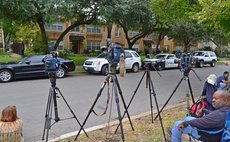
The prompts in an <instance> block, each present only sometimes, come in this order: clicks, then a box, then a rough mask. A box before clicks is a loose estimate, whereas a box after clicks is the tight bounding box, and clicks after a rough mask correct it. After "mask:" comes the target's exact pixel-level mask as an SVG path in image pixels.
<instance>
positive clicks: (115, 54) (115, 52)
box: [106, 43, 124, 64]
mask: <svg viewBox="0 0 230 142" xmlns="http://www.w3.org/2000/svg"><path fill="white" fill-rule="evenodd" d="M106 52H107V54H106V59H107V60H108V62H109V63H110V64H113V63H119V61H120V56H121V53H124V50H123V48H122V46H121V45H119V44H116V43H111V44H110V45H109V46H108V48H107V51H106Z"/></svg>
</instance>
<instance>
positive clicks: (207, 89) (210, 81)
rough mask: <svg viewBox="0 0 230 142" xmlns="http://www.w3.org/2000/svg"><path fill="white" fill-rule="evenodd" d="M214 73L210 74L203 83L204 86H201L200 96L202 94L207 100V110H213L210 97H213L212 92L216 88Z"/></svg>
mask: <svg viewBox="0 0 230 142" xmlns="http://www.w3.org/2000/svg"><path fill="white" fill-rule="evenodd" d="M216 78H217V77H216V75H215V74H210V75H209V76H208V77H207V79H206V81H205V83H204V87H203V91H202V96H204V97H205V98H206V102H207V108H206V109H208V110H214V107H213V106H212V98H213V94H214V92H215V91H216V90H217V89H216V86H215V85H216Z"/></svg>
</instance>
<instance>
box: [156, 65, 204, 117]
mask: <svg viewBox="0 0 230 142" xmlns="http://www.w3.org/2000/svg"><path fill="white" fill-rule="evenodd" d="M190 70H192V71H193V73H194V74H195V75H196V77H197V78H198V79H199V80H200V81H202V80H201V79H200V77H199V76H198V75H197V74H196V72H195V71H194V70H193V69H191V68H190V69H188V70H185V71H183V77H182V78H181V80H180V81H179V83H178V84H177V86H176V88H175V89H174V90H173V92H172V94H171V95H170V96H169V98H168V100H167V101H166V102H165V104H164V105H163V107H162V108H161V110H160V113H161V112H162V111H163V109H164V108H165V106H166V105H167V104H168V102H169V101H170V99H171V98H172V96H173V95H174V93H175V92H176V90H177V88H178V87H179V86H180V84H181V82H182V81H183V80H184V81H185V82H186V86H187V87H186V89H187V93H186V102H187V115H189V114H190V104H189V91H190V95H191V98H192V102H193V103H195V100H194V96H193V92H192V87H191V83H190V79H189V72H190ZM188 89H189V91H188ZM160 113H158V114H157V116H156V117H155V118H154V120H155V119H156V118H157V117H158V116H159V114H160Z"/></svg>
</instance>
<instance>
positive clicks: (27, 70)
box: [0, 54, 75, 82]
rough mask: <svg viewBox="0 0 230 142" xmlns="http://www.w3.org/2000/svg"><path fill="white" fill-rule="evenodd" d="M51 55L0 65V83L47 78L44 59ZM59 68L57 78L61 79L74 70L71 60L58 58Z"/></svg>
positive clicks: (36, 56) (31, 57) (34, 56)
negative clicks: (29, 78)
mask: <svg viewBox="0 0 230 142" xmlns="http://www.w3.org/2000/svg"><path fill="white" fill-rule="evenodd" d="M49 56H51V55H49V54H48V55H33V56H30V57H26V58H24V59H22V60H21V61H20V62H14V63H4V64H0V81H1V82H9V81H11V80H13V79H17V78H28V77H40V76H48V75H47V72H45V65H44V60H43V59H44V58H45V57H49ZM58 60H59V61H60V66H59V69H58V71H57V73H56V74H57V77H58V78H63V77H65V75H66V74H67V73H68V72H71V71H74V70H75V65H74V62H73V60H68V59H63V58H59V57H58Z"/></svg>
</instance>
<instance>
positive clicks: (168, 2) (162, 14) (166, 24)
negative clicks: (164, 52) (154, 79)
mask: <svg viewBox="0 0 230 142" xmlns="http://www.w3.org/2000/svg"><path fill="white" fill-rule="evenodd" d="M150 7H151V11H152V12H153V13H154V15H155V16H156V19H157V21H158V22H157V25H156V29H155V33H156V35H157V47H156V50H157V51H158V48H159V44H160V42H161V40H163V39H164V37H165V36H166V35H168V33H169V32H170V30H172V27H171V26H172V25H174V26H173V28H176V27H175V26H176V25H178V24H179V23H178V22H180V21H182V20H183V21H189V20H191V13H192V12H194V11H197V9H198V8H199V7H198V6H197V3H196V1H191V0H151V6H150ZM176 23H178V24H176ZM170 27H171V28H170ZM184 32H186V31H184ZM172 33H173V32H171V34H170V35H171V36H172V35H173V34H172ZM170 38H173V37H170ZM186 48H187V47H186Z"/></svg>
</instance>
